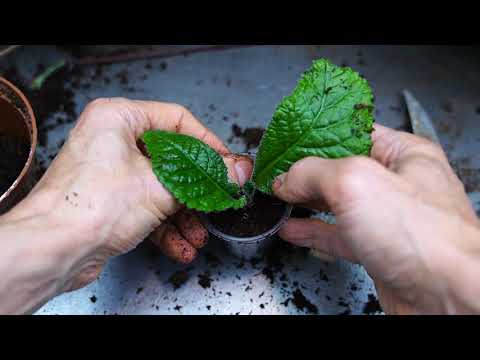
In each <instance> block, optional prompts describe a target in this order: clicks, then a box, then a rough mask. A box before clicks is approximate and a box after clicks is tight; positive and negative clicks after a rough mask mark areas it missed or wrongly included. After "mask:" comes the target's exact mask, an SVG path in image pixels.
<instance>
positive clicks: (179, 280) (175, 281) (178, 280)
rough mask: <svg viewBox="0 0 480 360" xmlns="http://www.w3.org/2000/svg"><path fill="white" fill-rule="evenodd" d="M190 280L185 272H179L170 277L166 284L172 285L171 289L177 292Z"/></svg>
mask: <svg viewBox="0 0 480 360" xmlns="http://www.w3.org/2000/svg"><path fill="white" fill-rule="evenodd" d="M189 278H190V275H189V274H188V272H187V271H185V270H180V271H177V272H175V273H174V274H172V275H171V276H170V278H169V279H168V282H169V283H170V284H172V286H173V289H174V290H177V289H180V288H181V287H182V286H183V285H184V284H185V283H186V282H187V281H188V279H189Z"/></svg>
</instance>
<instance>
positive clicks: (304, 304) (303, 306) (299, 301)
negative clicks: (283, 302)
mask: <svg viewBox="0 0 480 360" xmlns="http://www.w3.org/2000/svg"><path fill="white" fill-rule="evenodd" d="M291 301H292V303H293V305H295V306H296V308H297V309H299V310H302V311H303V310H304V311H306V312H308V313H310V314H318V308H317V306H316V305H315V304H312V303H311V302H310V301H309V300H308V299H307V298H306V297H305V295H303V293H302V291H301V290H300V289H297V290H295V291H294V292H293V299H292V300H291Z"/></svg>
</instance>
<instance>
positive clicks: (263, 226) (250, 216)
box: [209, 191, 286, 238]
mask: <svg viewBox="0 0 480 360" xmlns="http://www.w3.org/2000/svg"><path fill="white" fill-rule="evenodd" d="M285 206H286V205H285V203H284V202H282V201H280V200H278V199H275V198H272V197H270V196H268V195H265V194H263V193H261V192H259V191H257V192H256V193H255V196H254V199H253V201H252V202H251V204H250V205H248V206H247V207H245V208H244V209H240V210H227V211H224V212H221V213H216V214H211V215H209V218H210V221H211V222H212V224H213V225H214V226H215V227H216V228H217V229H218V230H220V231H221V232H223V233H225V234H228V235H232V236H235V237H241V238H242V237H252V236H257V235H260V234H263V233H265V232H267V231H268V230H270V229H272V228H273V227H274V226H275V225H276V224H277V223H278V222H279V221H280V219H281V218H282V216H283V214H284V213H285Z"/></svg>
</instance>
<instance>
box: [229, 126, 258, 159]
mask: <svg viewBox="0 0 480 360" xmlns="http://www.w3.org/2000/svg"><path fill="white" fill-rule="evenodd" d="M232 132H233V136H235V137H237V138H240V139H242V141H243V143H244V144H245V151H247V152H248V151H250V150H251V149H255V148H258V147H259V146H260V142H261V141H262V137H263V134H264V133H265V129H264V128H260V127H257V128H246V129H245V130H243V129H242V128H241V127H240V126H238V125H237V124H233V125H232Z"/></svg>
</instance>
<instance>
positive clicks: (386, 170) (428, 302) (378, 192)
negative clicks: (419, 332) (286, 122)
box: [273, 125, 480, 314]
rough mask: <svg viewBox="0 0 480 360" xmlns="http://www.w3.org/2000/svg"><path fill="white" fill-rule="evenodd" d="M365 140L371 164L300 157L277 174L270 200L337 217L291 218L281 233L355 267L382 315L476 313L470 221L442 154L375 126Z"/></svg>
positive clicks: (476, 234) (478, 250)
mask: <svg viewBox="0 0 480 360" xmlns="http://www.w3.org/2000/svg"><path fill="white" fill-rule="evenodd" d="M373 140H374V147H373V151H372V158H365V157H353V158H347V159H340V160H326V159H320V158H307V159H304V160H302V161H300V162H298V163H297V164H295V165H294V166H293V167H292V168H291V169H290V171H289V172H288V174H284V175H282V176H280V177H279V178H278V180H277V181H276V182H275V184H274V186H273V190H274V193H275V194H276V195H277V196H278V197H280V198H282V199H283V200H285V201H288V202H290V203H293V204H299V205H303V206H305V207H310V208H314V209H325V205H327V207H328V208H330V209H331V210H332V211H333V212H334V213H335V215H336V217H337V224H336V225H329V224H325V223H323V222H322V221H320V220H315V219H291V220H290V221H289V222H288V224H286V226H284V227H283V229H282V230H281V233H280V235H281V237H283V239H285V240H287V241H289V242H291V243H293V244H296V245H299V246H304V247H310V248H313V249H316V250H318V251H320V252H321V253H324V254H326V255H328V256H334V257H342V258H345V259H347V260H350V261H352V262H355V263H360V264H362V265H364V266H365V267H366V269H367V271H368V273H369V274H370V275H371V276H372V277H373V279H374V281H375V284H376V286H377V290H378V293H379V297H380V302H381V304H382V307H383V308H384V310H385V311H386V312H387V313H389V314H432V313H434V314H438V313H472V312H473V313H477V312H480V306H479V303H478V301H477V300H476V299H478V298H479V296H480V289H479V287H478V286H472V285H473V284H477V283H478V276H480V266H479V264H480V256H479V255H478V254H480V241H479V239H480V231H479V229H480V225H479V221H478V219H477V216H476V214H475V212H474V210H473V208H472V206H471V203H470V201H469V199H468V197H467V195H466V193H465V190H464V187H463V184H462V183H461V182H460V181H459V179H458V177H457V176H456V175H455V173H454V171H453V170H452V168H451V167H450V165H449V163H448V160H447V157H446V156H445V154H444V152H443V151H442V149H441V148H440V147H438V146H436V145H434V144H433V143H430V142H429V141H427V140H424V139H421V138H419V137H416V136H414V135H411V134H407V133H402V132H398V131H394V130H391V129H388V128H385V127H383V126H380V125H377V126H376V131H375V132H374V134H373ZM459 264H461V266H459Z"/></svg>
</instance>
